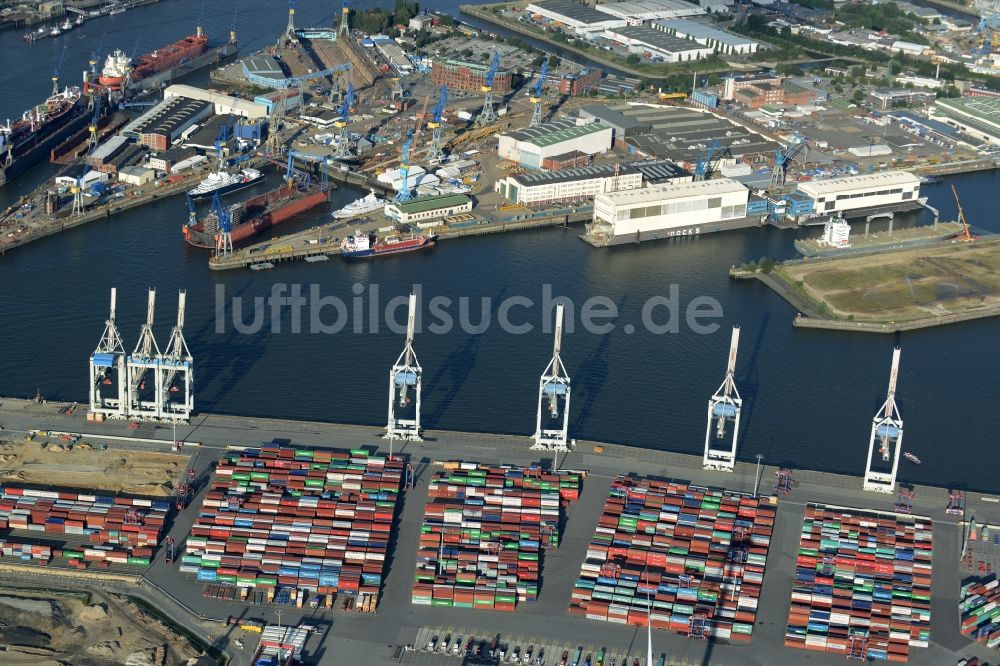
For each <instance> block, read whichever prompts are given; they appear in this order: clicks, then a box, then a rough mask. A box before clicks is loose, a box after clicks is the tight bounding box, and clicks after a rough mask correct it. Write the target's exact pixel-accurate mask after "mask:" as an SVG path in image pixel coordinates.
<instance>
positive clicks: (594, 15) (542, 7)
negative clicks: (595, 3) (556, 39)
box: [525, 0, 628, 36]
mask: <svg viewBox="0 0 1000 666" xmlns="http://www.w3.org/2000/svg"><path fill="white" fill-rule="evenodd" d="M525 11H526V12H528V13H529V14H534V15H536V16H541V17H542V18H546V19H548V20H549V21H552V22H554V23H558V24H561V25H563V26H566V27H567V28H570V29H571V30H572V32H574V33H576V34H577V35H580V36H586V35H597V34H600V33H602V32H604V31H605V30H607V29H608V28H620V27H622V26H625V25H628V22H627V21H626V20H625V19H622V18H618V17H616V16H611V15H609V14H605V13H603V12H599V11H596V10H595V9H593V8H592V7H589V6H587V5H581V4H580V3H579V2H577V1H576V0H539V1H538V2H532V3H531V4H529V5H528V6H527V8H526V9H525Z"/></svg>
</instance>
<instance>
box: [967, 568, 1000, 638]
mask: <svg viewBox="0 0 1000 666" xmlns="http://www.w3.org/2000/svg"><path fill="white" fill-rule="evenodd" d="M958 608H959V611H961V613H962V633H963V634H965V635H966V636H968V637H969V638H971V639H973V640H975V641H979V642H980V643H984V644H985V645H986V647H990V648H1000V584H998V583H997V579H996V576H993V577H991V578H990V579H989V580H987V581H972V582H970V583H968V584H966V585H963V586H962V598H961V601H960V602H959V605H958Z"/></svg>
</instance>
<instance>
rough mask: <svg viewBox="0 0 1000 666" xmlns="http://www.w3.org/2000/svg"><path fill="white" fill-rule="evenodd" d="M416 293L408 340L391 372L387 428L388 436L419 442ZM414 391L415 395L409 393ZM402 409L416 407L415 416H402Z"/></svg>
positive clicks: (408, 321) (410, 306)
mask: <svg viewBox="0 0 1000 666" xmlns="http://www.w3.org/2000/svg"><path fill="white" fill-rule="evenodd" d="M416 317H417V295H416V294H410V300H409V303H408V310H407V315H406V343H405V344H404V346H403V352H402V353H401V354H400V355H399V358H398V359H396V363H395V365H393V366H392V370H390V371H389V422H388V423H387V424H386V427H385V437H386V439H400V440H404V441H411V442H419V441H420V440H421V437H420V381H421V377H422V376H423V369H422V368H421V367H420V362H419V361H417V354H416V352H414V351H413V336H414V333H415V332H416ZM411 390H412V391H413V397H412V398H411V397H410V396H409V395H408V394H409V392H410V391H411ZM397 400H398V401H399V405H398V407H399V409H409V408H411V407H412V408H413V412H412V418H400V417H399V415H398V414H397V413H396V409H397V404H396V401H397Z"/></svg>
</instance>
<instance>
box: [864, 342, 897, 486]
mask: <svg viewBox="0 0 1000 666" xmlns="http://www.w3.org/2000/svg"><path fill="white" fill-rule="evenodd" d="M898 376H899V347H896V348H895V349H893V350H892V369H891V370H890V371H889V395H888V397H887V398H886V400H885V403H883V404H882V407H880V408H879V410H878V413H876V414H875V418H874V419H872V434H871V439H870V440H869V441H868V462H867V465H866V467H865V480H864V489H865V490H870V491H873V492H877V493H886V494H890V495H891V494H892V493H893V492H894V491H895V489H896V472H897V471H898V470H899V456H900V453H901V452H902V446H903V417H902V416H900V414H899V408H898V407H897V406H896V379H897V378H898ZM876 441H877V443H878V450H879V453H880V454H881V456H882V461H883V462H885V463H889V465H890V467H891V471H889V472H881V471H875V470H873V469H872V458H873V457H874V455H875V445H876Z"/></svg>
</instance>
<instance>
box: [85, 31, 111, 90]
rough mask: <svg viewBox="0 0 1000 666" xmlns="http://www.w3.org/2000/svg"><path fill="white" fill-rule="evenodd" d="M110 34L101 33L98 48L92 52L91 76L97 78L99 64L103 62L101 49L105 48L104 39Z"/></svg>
mask: <svg viewBox="0 0 1000 666" xmlns="http://www.w3.org/2000/svg"><path fill="white" fill-rule="evenodd" d="M107 36H108V33H104V34H102V35H101V41H100V42H98V43H97V48H96V49H94V50H93V51H91V52H90V62H89V64H90V76H91V77H92V78H93V79H94V81H96V80H97V65H98V63H100V62H101V49H103V48H104V39H105V38H106V37H107Z"/></svg>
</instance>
